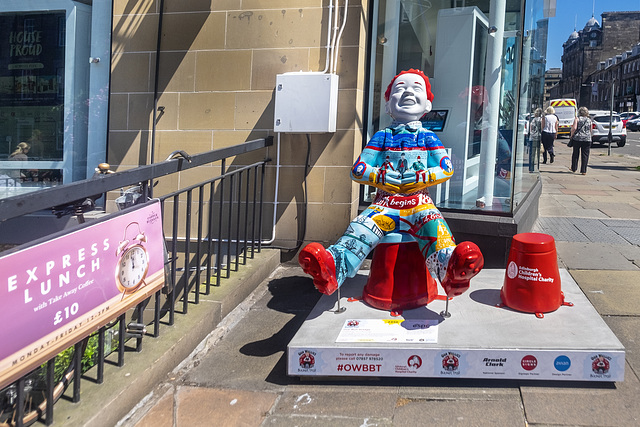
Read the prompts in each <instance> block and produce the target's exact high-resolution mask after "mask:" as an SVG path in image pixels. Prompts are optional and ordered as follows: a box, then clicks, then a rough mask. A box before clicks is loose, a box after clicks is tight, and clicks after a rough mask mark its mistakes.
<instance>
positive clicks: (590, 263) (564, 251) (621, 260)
mask: <svg viewBox="0 0 640 427" xmlns="http://www.w3.org/2000/svg"><path fill="white" fill-rule="evenodd" d="M556 250H557V252H558V256H559V257H560V258H561V259H562V262H563V264H564V265H566V266H567V268H568V269H570V270H571V269H576V270H632V271H637V270H638V267H637V266H636V265H634V264H633V263H632V262H630V261H629V260H627V259H626V258H625V257H624V256H623V255H622V254H621V253H620V252H619V251H617V250H616V248H615V245H607V244H603V243H593V242H577V243H574V242H556Z"/></svg>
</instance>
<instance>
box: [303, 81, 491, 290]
mask: <svg viewBox="0 0 640 427" xmlns="http://www.w3.org/2000/svg"><path fill="white" fill-rule="evenodd" d="M385 100H386V101H387V102H386V110H387V113H388V114H389V115H390V116H391V117H392V118H393V123H392V124H391V125H390V126H389V127H387V128H385V129H383V130H380V131H378V132H376V134H375V135H374V136H373V138H371V140H370V141H369V143H368V144H367V146H366V147H365V148H364V150H363V151H362V153H361V154H360V157H358V159H357V160H356V162H355V164H354V165H353V168H352V170H351V178H352V179H353V180H354V181H356V182H359V183H361V184H367V185H370V186H373V187H376V188H377V189H378V190H377V193H376V196H375V199H374V201H373V204H372V205H371V206H369V207H368V208H367V209H366V210H365V211H364V212H362V214H360V215H359V216H358V217H357V218H355V219H354V220H353V221H352V222H351V223H350V224H349V226H348V227H347V230H346V232H345V234H344V235H343V236H342V237H341V238H340V239H339V240H338V242H336V243H335V244H334V245H332V246H329V247H328V248H327V249H325V248H324V247H323V246H322V245H320V244H319V243H310V244H308V245H307V246H306V247H305V248H304V249H302V251H301V252H300V254H299V256H298V261H299V262H300V265H301V266H302V268H303V270H304V271H305V273H307V274H310V275H311V276H313V283H314V285H315V286H316V288H317V289H318V290H319V291H320V292H322V293H325V294H327V295H331V294H332V293H333V292H335V291H336V289H338V288H339V287H340V286H341V285H342V283H343V282H344V280H345V279H346V278H347V277H354V276H355V275H356V273H357V272H358V269H359V268H360V265H361V264H362V262H363V261H364V259H365V258H366V257H367V255H368V254H369V253H370V252H371V251H372V250H373V249H374V248H375V247H376V245H377V244H378V243H379V242H380V241H381V239H383V238H384V241H385V242H411V241H417V242H418V246H419V248H420V251H421V253H422V255H423V256H424V259H425V262H426V264H427V268H428V269H429V271H430V273H431V275H432V276H433V277H435V278H438V279H439V280H440V283H441V285H442V287H443V288H444V290H445V292H446V294H447V296H449V297H452V296H457V295H461V294H462V293H463V292H465V291H466V290H467V289H468V288H469V280H470V279H471V278H472V277H474V276H475V275H476V274H478V273H479V272H480V270H481V269H482V267H483V266H484V258H483V257H482V253H481V252H480V249H478V247H477V246H476V245H475V244H474V243H472V242H462V243H461V244H459V245H457V246H456V244H455V242H454V239H453V237H452V236H451V231H450V230H449V226H448V225H447V223H446V221H445V219H444V218H443V217H442V215H441V214H440V212H439V210H438V209H437V208H436V206H435V205H434V203H433V201H432V200H431V197H430V196H429V191H428V187H430V186H432V185H436V184H440V183H442V182H444V181H446V180H448V179H449V178H451V176H452V175H453V166H452V163H451V159H450V158H449V157H448V156H447V153H446V151H445V149H444V147H443V146H442V143H441V142H440V140H439V139H438V137H437V136H436V134H435V133H433V132H431V131H430V130H428V129H425V128H423V127H422V122H421V121H420V118H421V117H422V116H423V115H425V114H426V113H428V112H429V111H431V101H433V94H432V93H431V85H430V83H429V78H428V77H427V76H426V75H424V74H423V73H422V71H419V70H413V69H411V70H408V71H403V72H401V73H400V74H398V75H397V76H395V77H394V78H393V80H392V81H391V83H390V84H389V87H387V90H386V92H385ZM425 164H426V166H425ZM393 165H395V168H394V167H393Z"/></svg>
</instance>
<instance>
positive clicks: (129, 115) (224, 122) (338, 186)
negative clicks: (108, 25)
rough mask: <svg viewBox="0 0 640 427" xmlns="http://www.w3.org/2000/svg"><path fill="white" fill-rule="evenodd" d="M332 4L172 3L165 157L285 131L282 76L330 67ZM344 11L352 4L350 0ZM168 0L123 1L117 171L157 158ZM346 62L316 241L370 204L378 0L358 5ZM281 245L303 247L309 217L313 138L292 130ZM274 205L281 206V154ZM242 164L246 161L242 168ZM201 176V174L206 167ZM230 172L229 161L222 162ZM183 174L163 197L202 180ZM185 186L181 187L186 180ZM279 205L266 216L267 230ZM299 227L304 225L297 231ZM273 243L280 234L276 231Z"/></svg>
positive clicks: (314, 226) (314, 221) (286, 142)
mask: <svg viewBox="0 0 640 427" xmlns="http://www.w3.org/2000/svg"><path fill="white" fill-rule="evenodd" d="M328 3H329V2H327V1H323V0H165V2H164V5H165V7H164V14H163V16H162V37H161V45H160V46H161V48H160V49H161V52H160V69H159V73H158V75H159V81H158V94H159V99H158V106H162V107H164V111H163V112H162V113H159V114H158V117H157V121H156V128H157V133H156V137H155V161H162V160H164V159H165V158H166V156H167V155H168V154H169V153H171V152H172V151H173V150H176V149H182V150H185V151H186V152H188V153H190V154H195V153H200V152H204V151H207V150H211V149H218V148H222V147H226V146H229V145H234V144H238V143H242V142H244V141H248V140H252V139H256V138H261V137H265V136H268V135H274V132H273V108H274V87H275V80H276V75H277V74H279V73H284V72H291V71H321V70H323V69H324V67H325V58H326V53H327V51H326V48H325V45H326V40H327V31H328V28H327V19H328V16H329V12H328V7H327V5H328ZM341 4H342V3H341ZM159 7H160V1H159V0H115V1H114V17H113V57H112V78H111V79H112V80H111V108H110V125H109V147H108V161H109V163H110V164H111V165H112V167H113V168H114V169H123V168H132V167H136V166H138V165H141V164H146V163H148V162H149V161H150V146H151V142H152V141H151V140H152V134H151V133H152V132H151V129H152V125H153V123H152V121H153V109H154V82H155V81H154V76H155V67H156V46H157V31H158V22H159V19H160V10H159ZM347 16H348V18H347V24H346V28H345V30H344V33H343V36H342V40H341V44H340V49H339V58H338V64H337V74H338V75H339V76H340V83H339V88H340V90H339V96H338V99H339V101H338V102H339V104H338V124H337V127H338V130H337V131H336V132H335V133H333V134H314V135H310V139H311V150H310V166H311V167H310V169H309V174H308V177H307V178H308V194H307V197H308V203H309V209H308V212H307V215H308V218H307V227H306V228H307V230H306V240H320V241H322V240H327V239H329V240H333V239H334V238H335V237H337V236H339V235H341V234H342V232H343V231H344V228H345V227H346V225H347V224H348V222H349V220H350V219H351V218H352V217H353V216H355V214H356V213H357V207H358V187H357V186H356V185H354V184H352V182H351V180H350V179H349V172H350V167H351V165H352V164H353V161H354V159H355V157H356V156H357V154H358V153H359V152H360V150H361V146H362V126H363V111H362V110H363V105H364V101H363V97H364V90H365V87H364V84H365V71H366V68H367V67H366V45H367V43H366V27H367V22H366V17H367V16H368V11H367V2H366V1H365V0H363V1H353V0H352V1H350V2H349V11H348V15H347ZM280 143H281V164H282V167H281V170H280V188H279V194H278V202H279V203H278V213H277V219H278V224H279V225H278V227H277V232H276V236H277V240H276V243H279V244H282V245H289V246H292V245H295V241H296V239H298V238H299V237H300V233H301V230H300V225H301V221H302V218H303V215H304V214H305V213H304V207H303V205H304V199H305V195H304V188H303V179H304V170H305V167H304V166H305V165H304V163H305V159H306V150H307V139H306V136H305V135H302V134H295V135H293V134H282V135H281V138H280ZM269 155H270V157H271V158H273V159H274V161H273V163H272V165H271V166H269V167H268V177H267V187H266V188H267V190H266V193H265V196H266V197H265V200H266V201H270V203H271V202H272V201H273V197H274V182H275V166H274V165H275V159H276V147H275V146H274V147H272V148H271V149H270V152H269ZM235 166H240V165H239V164H238V163H237V162H236V161H235V160H234V161H232V165H231V167H235ZM200 169H201V168H200ZM210 172H211V174H210V175H209V176H213V175H214V174H217V173H219V166H212V167H211V171H210ZM199 174H200V175H194V173H186V172H185V173H181V174H180V176H179V177H174V178H171V179H165V180H161V181H160V185H159V186H158V187H156V194H160V193H162V192H167V191H170V190H171V189H173V188H175V187H176V186H178V185H179V186H180V187H184V186H186V185H189V184H192V183H196V182H200V181H202V180H204V179H206V178H207V176H202V175H201V174H202V172H199ZM178 180H179V182H178ZM272 212H273V205H272V204H271V205H269V204H268V205H267V206H266V209H265V216H266V218H265V221H264V223H265V224H269V223H270V222H271V219H272ZM293 224H297V226H292V225H293ZM265 229H266V230H265V236H264V237H269V235H270V234H271V227H265Z"/></svg>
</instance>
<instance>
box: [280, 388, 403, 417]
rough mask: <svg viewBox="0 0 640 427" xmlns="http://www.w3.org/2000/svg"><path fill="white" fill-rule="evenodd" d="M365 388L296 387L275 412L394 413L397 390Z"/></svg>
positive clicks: (350, 415) (327, 414) (360, 415)
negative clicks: (306, 388)
mask: <svg viewBox="0 0 640 427" xmlns="http://www.w3.org/2000/svg"><path fill="white" fill-rule="evenodd" d="M362 390H363V391H365V390H366V398H365V397H364V396H363V394H362V393H357V392H354V391H352V390H344V389H343V388H340V389H334V390H326V389H324V388H323V387H318V386H316V387H309V388H308V390H307V391H303V390H300V389H299V388H296V389H295V390H287V391H286V392H285V393H283V395H282V397H281V398H280V400H279V401H278V403H277V405H276V406H275V408H274V410H273V412H272V413H273V414H274V415H284V414H287V415H318V416H332V417H348V418H360V419H364V418H369V417H371V418H388V419H391V418H392V417H393V412H394V408H395V406H396V401H397V399H398V394H397V390H396V389H395V388H394V387H391V388H389V389H387V390H384V391H375V390H374V391H372V390H370V389H368V388H366V389H362Z"/></svg>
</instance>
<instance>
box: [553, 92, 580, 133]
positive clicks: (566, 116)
mask: <svg viewBox="0 0 640 427" xmlns="http://www.w3.org/2000/svg"><path fill="white" fill-rule="evenodd" d="M549 105H550V106H551V107H553V109H554V110H556V116H558V136H560V135H569V134H570V133H571V125H572V124H573V119H575V118H576V116H577V113H578V103H577V102H576V100H575V99H573V98H562V99H552V100H551V101H550V102H549Z"/></svg>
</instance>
